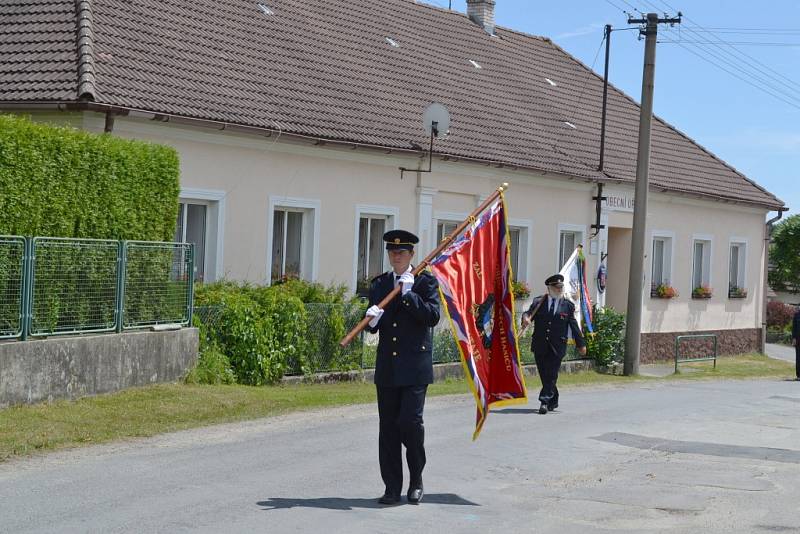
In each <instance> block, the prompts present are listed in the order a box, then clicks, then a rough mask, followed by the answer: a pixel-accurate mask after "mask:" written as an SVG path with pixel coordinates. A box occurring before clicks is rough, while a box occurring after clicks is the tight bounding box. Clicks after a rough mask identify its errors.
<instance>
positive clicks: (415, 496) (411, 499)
mask: <svg viewBox="0 0 800 534" xmlns="http://www.w3.org/2000/svg"><path fill="white" fill-rule="evenodd" d="M423 495H425V492H424V491H422V486H419V487H416V488H408V504H419V503H420V501H421V500H422V496H423Z"/></svg>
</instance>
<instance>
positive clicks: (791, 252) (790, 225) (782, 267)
mask: <svg viewBox="0 0 800 534" xmlns="http://www.w3.org/2000/svg"><path fill="white" fill-rule="evenodd" d="M769 255H770V263H771V269H770V271H769V285H770V287H772V289H776V290H779V291H790V292H792V293H797V292H800V215H792V216H791V217H789V218H788V219H786V220H784V221H781V222H780V223H778V224H776V225H775V231H774V232H773V234H772V246H771V247H770V252H769Z"/></svg>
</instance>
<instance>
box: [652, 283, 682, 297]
mask: <svg viewBox="0 0 800 534" xmlns="http://www.w3.org/2000/svg"><path fill="white" fill-rule="evenodd" d="M650 296H652V297H657V298H660V299H674V298H675V297H677V296H679V295H678V290H677V289H675V288H674V287H672V286H671V285H669V284H668V283H666V284H658V285H657V286H655V287H654V288H653V290H652V291H651V292H650Z"/></svg>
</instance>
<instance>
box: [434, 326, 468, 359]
mask: <svg viewBox="0 0 800 534" xmlns="http://www.w3.org/2000/svg"><path fill="white" fill-rule="evenodd" d="M433 357H434V361H435V362H436V363H450V362H458V361H461V353H460V352H459V351H458V344H457V343H456V339H455V338H454V337H453V332H452V331H451V330H450V329H449V328H448V329H446V330H445V329H442V330H440V331H438V332H435V333H434V335H433Z"/></svg>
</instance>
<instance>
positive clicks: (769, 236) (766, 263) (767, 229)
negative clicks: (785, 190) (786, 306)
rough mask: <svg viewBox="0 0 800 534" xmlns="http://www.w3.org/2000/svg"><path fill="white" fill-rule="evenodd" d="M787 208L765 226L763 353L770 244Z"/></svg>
mask: <svg viewBox="0 0 800 534" xmlns="http://www.w3.org/2000/svg"><path fill="white" fill-rule="evenodd" d="M784 211H788V210H787V208H780V209H779V210H778V214H777V215H776V216H775V217H773V218H772V219H770V220H768V221H767V223H766V226H765V227H764V286H763V287H764V288H763V291H762V294H763V298H762V302H761V354H766V353H767V292H768V291H769V245H770V243H772V231H773V229H774V225H775V223H776V222H778V221H779V220H781V219H782V218H783V212H784Z"/></svg>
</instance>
